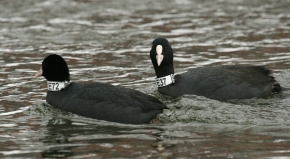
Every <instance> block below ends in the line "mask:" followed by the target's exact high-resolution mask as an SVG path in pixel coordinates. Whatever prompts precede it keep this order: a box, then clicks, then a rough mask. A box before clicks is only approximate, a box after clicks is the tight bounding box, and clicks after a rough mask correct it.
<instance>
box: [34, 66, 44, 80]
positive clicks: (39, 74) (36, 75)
mask: <svg viewBox="0 0 290 159" xmlns="http://www.w3.org/2000/svg"><path fill="white" fill-rule="evenodd" d="M42 73H43V71H42V68H40V70H39V71H38V72H37V73H36V74H35V76H34V78H37V77H40V76H41V75H42Z"/></svg>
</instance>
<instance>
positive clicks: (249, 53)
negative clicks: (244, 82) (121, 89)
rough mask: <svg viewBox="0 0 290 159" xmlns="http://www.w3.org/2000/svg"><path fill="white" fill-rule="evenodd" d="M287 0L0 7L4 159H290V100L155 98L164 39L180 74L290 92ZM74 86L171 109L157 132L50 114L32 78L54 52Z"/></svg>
mask: <svg viewBox="0 0 290 159" xmlns="http://www.w3.org/2000/svg"><path fill="white" fill-rule="evenodd" d="M289 6H290V1H289V0H284V1H278V0H255V1H252V0H232V1H225V0H216V1H203V0H167V1H154V0H142V1H137V0H118V1H117V0H115V1H114V0H107V1H98V0H74V1H73V0H21V1H17V0H2V1H0V65H1V67H0V94H1V95H0V117H1V120H0V146H1V147H0V158H41V157H43V158H50V157H51V158H58V157H71V158H140V159H143V158H275V157H277V158H283V159H284V158H287V157H289V156H290V104H289V103H290V92H289V91H285V92H284V94H283V95H281V96H274V97H273V98H271V99H250V100H242V101H236V100H233V101H230V102H227V103H225V102H219V101H215V100H210V99H206V98H203V97H197V96H184V97H182V98H180V99H176V100H170V99H166V98H165V97H162V96H161V95H160V94H158V93H156V86H155V84H154V79H155V73H154V70H153V67H152V65H151V61H150V59H149V50H150V48H151V42H152V41H153V39H154V38H156V37H159V36H162V37H166V38H168V39H169V41H170V42H171V44H172V47H173V49H174V52H175V59H174V60H175V68H176V72H182V71H185V70H187V69H188V68H196V67H203V66H208V65H227V64H248V65H265V66H266V67H267V68H269V69H272V70H273V75H274V76H275V77H276V78H277V80H279V82H280V83H281V84H282V85H283V86H284V87H287V88H290V83H289V82H290V73H289V71H288V69H289V68H290V9H289ZM52 53H57V54H59V55H62V56H63V57H64V58H65V59H66V61H67V62H68V64H69V67H70V70H71V78H72V81H76V82H81V81H101V82H105V83H111V84H114V85H123V86H125V87H128V88H133V89H138V90H140V91H143V92H146V93H148V94H152V95H154V96H156V97H158V98H160V99H162V100H163V101H164V102H165V103H167V104H168V106H169V107H170V110H167V111H165V112H164V114H162V115H161V117H160V123H158V124H150V125H139V126H134V125H124V124H117V123H110V122H105V121H98V120H93V119H88V118H84V117H80V116H77V115H74V114H70V113H66V112H62V111H60V110H57V109H55V108H52V107H48V106H47V105H45V96H46V82H45V79H44V78H39V79H34V78H33V76H34V74H35V73H36V71H37V70H39V68H40V64H41V61H42V60H43V58H44V57H46V56H47V55H49V54H52Z"/></svg>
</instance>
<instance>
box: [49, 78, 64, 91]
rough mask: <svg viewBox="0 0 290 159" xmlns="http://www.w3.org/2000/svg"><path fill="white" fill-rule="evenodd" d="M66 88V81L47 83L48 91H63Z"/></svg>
mask: <svg viewBox="0 0 290 159" xmlns="http://www.w3.org/2000/svg"><path fill="white" fill-rule="evenodd" d="M65 86H66V82H65V81H47V90H48V91H53V92H55V91H61V90H62V89H64V88H65Z"/></svg>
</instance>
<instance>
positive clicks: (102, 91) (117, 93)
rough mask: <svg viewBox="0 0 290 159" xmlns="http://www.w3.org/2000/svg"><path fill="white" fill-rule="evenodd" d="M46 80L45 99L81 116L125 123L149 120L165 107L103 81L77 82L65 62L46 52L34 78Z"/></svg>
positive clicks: (148, 98)
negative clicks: (46, 54) (71, 76)
mask: <svg viewBox="0 0 290 159" xmlns="http://www.w3.org/2000/svg"><path fill="white" fill-rule="evenodd" d="M39 76H44V77H45V78H46V79H47V80H48V92H47V96H46V101H47V102H48V103H49V104H51V105H52V106H54V107H56V108H59V109H61V110H64V111H68V112H72V113H75V114H78V115H81V116H84V117H89V118H94V119H99V120H106V121H111V122H118V123H125V124H145V123H150V121H151V120H152V119H154V118H155V117H156V116H157V115H158V114H159V113H162V111H163V109H165V108H166V106H165V105H164V104H163V103H162V102H161V101H159V100H158V99H156V98H155V97H152V96H150V95H147V94H144V93H141V92H139V91H136V90H132V89H128V88H124V87H120V86H112V85H109V84H105V83H98V82H96V83H90V84H80V83H75V82H71V83H69V84H68V85H67V84H65V81H67V82H69V81H70V74H69V69H68V66H67V63H66V62H65V60H64V59H63V58H62V57H61V56H59V55H55V54H53V55H49V56H47V57H46V58H45V59H44V60H43V62H42V68H41V69H40V70H39V71H38V72H37V73H36V75H35V77H39Z"/></svg>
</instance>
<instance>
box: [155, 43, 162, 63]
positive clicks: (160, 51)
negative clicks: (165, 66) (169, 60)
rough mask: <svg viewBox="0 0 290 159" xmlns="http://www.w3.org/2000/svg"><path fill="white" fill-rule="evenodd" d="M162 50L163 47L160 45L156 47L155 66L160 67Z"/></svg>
mask: <svg viewBox="0 0 290 159" xmlns="http://www.w3.org/2000/svg"><path fill="white" fill-rule="evenodd" d="M162 50H163V47H162V46H161V45H157V46H156V53H157V55H156V60H157V65H158V66H160V64H161V62H162V60H163V55H162Z"/></svg>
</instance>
